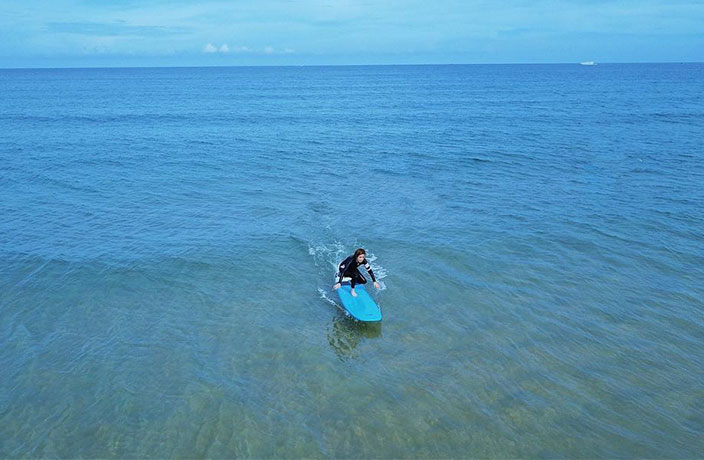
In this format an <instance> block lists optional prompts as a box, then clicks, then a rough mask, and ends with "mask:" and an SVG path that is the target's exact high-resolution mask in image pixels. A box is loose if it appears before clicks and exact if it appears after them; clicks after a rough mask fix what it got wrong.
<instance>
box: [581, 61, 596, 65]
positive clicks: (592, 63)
mask: <svg viewBox="0 0 704 460" xmlns="http://www.w3.org/2000/svg"><path fill="white" fill-rule="evenodd" d="M579 64H580V65H596V62H594V61H584V62H580V63H579Z"/></svg>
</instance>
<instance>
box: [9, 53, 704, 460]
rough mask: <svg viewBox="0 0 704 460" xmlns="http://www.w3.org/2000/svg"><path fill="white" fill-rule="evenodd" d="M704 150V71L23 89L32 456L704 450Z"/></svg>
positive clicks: (25, 328)
mask: <svg viewBox="0 0 704 460" xmlns="http://www.w3.org/2000/svg"><path fill="white" fill-rule="evenodd" d="M703 139H704V65H702V64H653V65H617V64H613V65H599V66H595V67H583V66H578V65H545V66H543V65H515V66H501V65H492V66H478V65H477V66H379V67H375V66H371V67H364V66H361V67H280V68H274V67H272V68H177V69H176V68H174V69H63V70H0V216H1V217H2V218H1V219H0V366H1V367H2V370H3V372H2V374H3V375H2V378H1V379H0V457H3V458H7V457H10V458H14V457H42V458H54V457H91V458H95V457H100V458H117V457H128V458H135V457H165V458H173V457H180V458H184V457H187V458H190V457H213V458H222V457H257V458H269V457H286V458H298V457H306V458H323V457H344V458H358V457H374V458H388V457H393V458H409V457H414V458H468V457H501V458H505V457H528V458H566V457H568V458H574V457H618V458H624V457H643V458H654V457H660V458H661V457H667V458H692V457H701V456H702V452H704V383H703V382H704V300H703V299H704V287H703V282H704V268H703V267H704V204H703V203H704V192H703V188H704V142H703ZM359 246H361V247H364V248H366V249H367V250H368V253H369V259H370V260H371V262H372V266H373V268H374V270H375V272H376V274H377V276H378V277H379V279H380V280H381V283H382V289H381V290H380V291H378V292H377V291H376V290H374V289H373V288H371V287H370V290H371V292H372V293H373V296H374V297H375V298H376V300H377V301H378V303H379V304H380V306H381V308H382V311H383V313H384V320H383V322H382V323H380V324H372V325H370V324H360V323H356V322H354V321H352V320H351V319H349V318H347V317H346V316H345V314H344V312H343V311H342V310H341V309H340V306H339V302H338V300H337V295H336V294H335V292H334V291H333V290H332V282H333V275H334V269H335V266H336V264H337V263H338V262H339V261H340V260H341V259H342V258H344V257H345V256H346V255H349V254H351V253H352V251H353V250H354V249H355V248H356V247H359Z"/></svg>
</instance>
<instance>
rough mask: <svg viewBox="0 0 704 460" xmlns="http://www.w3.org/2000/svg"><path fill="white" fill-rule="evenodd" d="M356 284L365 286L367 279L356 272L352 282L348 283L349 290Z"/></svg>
mask: <svg viewBox="0 0 704 460" xmlns="http://www.w3.org/2000/svg"><path fill="white" fill-rule="evenodd" d="M357 284H367V279H366V278H365V277H364V275H362V274H361V273H359V272H357V273H355V274H353V275H352V280H351V281H350V289H354V287H355V286H356V285H357Z"/></svg>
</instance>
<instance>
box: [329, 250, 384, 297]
mask: <svg viewBox="0 0 704 460" xmlns="http://www.w3.org/2000/svg"><path fill="white" fill-rule="evenodd" d="M366 255H367V252H366V251H365V250H364V249H362V248H358V249H357V250H356V251H354V254H352V255H351V256H349V257H347V258H346V259H345V260H343V261H342V262H340V265H339V266H338V267H337V268H338V271H337V283H335V285H334V286H333V287H332V288H333V289H335V290H337V289H339V288H340V286H342V282H343V281H348V280H349V282H350V294H352V296H353V297H357V293H356V292H354V287H355V286H356V285H357V284H366V283H367V279H366V278H365V277H364V275H362V274H361V273H360V272H359V266H360V265H362V266H364V268H365V270H367V272H368V273H369V276H371V277H372V281H373V282H374V287H375V288H377V289H379V283H378V282H377V281H376V277H375V276H374V272H373V271H372V267H371V265H369V262H367V258H366V257H365V256H366Z"/></svg>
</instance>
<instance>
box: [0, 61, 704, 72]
mask: <svg viewBox="0 0 704 460" xmlns="http://www.w3.org/2000/svg"><path fill="white" fill-rule="evenodd" d="M582 62H587V61H581V62H580V61H569V62H468V63H402V64H398V63H397V64H242V65H238V64H230V65H217V64H216V65H154V66H144V65H135V66H92V65H87V66H66V67H63V66H58V67H41V66H38V67H2V66H0V70H81V69H96V70H98V69H103V70H107V69H207V68H233V67H234V68H251V67H262V68H266V67H275V68H278V67H420V66H428V67H430V66H471V65H477V66H490V65H496V66H502V65H503V66H508V65H581V64H582ZM594 62H596V61H594ZM624 64H628V65H634V64H704V61H632V62H628V61H626V62H596V66H597V67H598V66H599V65H624ZM585 67H586V66H585Z"/></svg>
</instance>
